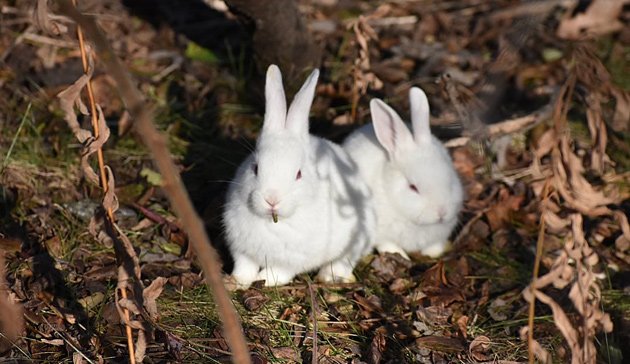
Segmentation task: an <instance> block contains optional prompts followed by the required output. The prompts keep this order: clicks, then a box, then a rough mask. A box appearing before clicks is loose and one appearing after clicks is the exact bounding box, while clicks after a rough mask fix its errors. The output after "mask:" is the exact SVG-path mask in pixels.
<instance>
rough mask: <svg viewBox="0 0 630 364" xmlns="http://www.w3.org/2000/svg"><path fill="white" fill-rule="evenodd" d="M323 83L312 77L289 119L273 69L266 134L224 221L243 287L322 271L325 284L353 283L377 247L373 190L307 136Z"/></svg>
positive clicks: (332, 150) (331, 150)
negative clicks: (358, 266) (362, 262)
mask: <svg viewBox="0 0 630 364" xmlns="http://www.w3.org/2000/svg"><path fill="white" fill-rule="evenodd" d="M318 76H319V71H318V70H314V71H313V73H311V75H310V76H309V77H308V79H307V80H306V82H305V83H304V85H303V86H302V88H301V89H300V90H299V91H298V93H297V94H296V95H295V98H294V100H293V102H292V103H291V106H290V107H289V111H288V112H287V107H286V99H285V95H284V88H283V86H282V76H281V74H280V70H279V69H278V67H277V66H275V65H271V66H270V67H269V69H268V70H267V78H266V85H265V99H266V105H265V108H266V110H265V117H264V122H263V128H262V132H261V134H260V136H259V138H258V141H257V144H256V150H255V151H254V152H253V153H252V154H251V155H250V156H249V157H248V158H247V159H246V160H245V161H244V162H243V163H242V164H241V165H240V167H239V168H238V170H237V172H236V176H235V178H234V181H233V183H232V184H231V186H230V188H229V190H228V192H227V203H226V208H225V211H224V214H223V220H224V224H225V232H226V238H227V243H228V246H229V248H230V252H231V253H232V256H233V257H234V270H233V271H232V277H231V280H232V282H231V283H232V284H234V283H235V284H236V286H237V287H240V288H245V287H247V286H249V285H250V284H251V283H252V282H253V281H256V280H263V279H264V280H265V281H266V284H267V285H268V286H269V285H283V284H286V283H288V282H290V281H291V280H292V279H293V277H294V276H295V275H297V274H299V273H303V272H308V271H311V270H315V269H319V268H321V269H320V271H319V275H318V279H320V280H322V281H341V282H348V281H353V280H354V276H353V274H352V270H353V268H354V265H355V264H356V262H357V261H358V259H360V258H361V256H362V255H364V254H366V253H367V251H368V250H369V249H370V248H371V246H370V242H371V241H372V240H373V238H374V231H375V228H376V227H375V224H376V216H375V212H374V210H373V209H372V208H371V207H370V206H369V205H368V204H369V203H370V201H369V199H367V196H366V194H367V193H368V191H369V189H368V188H367V186H366V185H365V183H364V182H363V181H362V179H361V178H360V175H359V173H358V170H357V168H356V165H354V164H353V162H352V160H351V159H350V157H349V156H348V155H347V153H346V152H345V151H344V150H343V149H342V148H341V146H339V145H336V144H334V143H332V142H329V141H326V140H324V139H321V138H317V137H315V136H312V135H310V134H309V131H308V116H309V111H310V108H311V104H312V102H313V97H314V94H315V86H316V84H317V78H318Z"/></svg>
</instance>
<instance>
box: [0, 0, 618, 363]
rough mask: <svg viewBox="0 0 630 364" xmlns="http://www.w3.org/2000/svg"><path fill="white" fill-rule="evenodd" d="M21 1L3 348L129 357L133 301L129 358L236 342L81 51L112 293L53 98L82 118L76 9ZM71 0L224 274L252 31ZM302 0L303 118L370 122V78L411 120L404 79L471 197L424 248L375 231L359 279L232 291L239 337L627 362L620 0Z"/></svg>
mask: <svg viewBox="0 0 630 364" xmlns="http://www.w3.org/2000/svg"><path fill="white" fill-rule="evenodd" d="M38 3H39V7H38V8H35V7H34V6H35V2H33V1H19V0H17V1H10V0H8V1H7V0H4V1H2V2H0V259H2V260H0V263H2V264H0V271H2V269H4V270H3V271H2V274H1V275H0V286H2V289H1V290H0V358H1V360H0V361H2V362H7V363H21V362H40V363H67V362H72V363H95V362H106V363H118V362H121V363H122V362H129V360H130V359H129V354H128V353H129V349H128V346H127V337H126V335H127V334H126V330H127V328H128V327H129V326H127V325H125V324H124V322H125V320H124V319H123V318H122V317H121V315H123V316H124V313H123V312H124V310H125V309H128V310H129V311H130V312H131V315H132V320H131V321H132V325H131V326H132V334H133V339H134V341H135V342H136V344H135V349H136V353H137V354H138V355H139V356H140V357H139V358H138V359H140V360H142V359H143V360H144V362H145V363H171V362H173V363H175V362H181V363H214V362H229V361H230V360H231V354H230V348H229V347H228V343H227V341H226V338H225V336H224V332H223V331H222V326H221V323H222V317H221V315H220V314H219V313H218V311H217V307H216V304H215V301H214V300H213V296H212V294H211V292H210V291H209V290H208V288H207V287H206V285H205V284H204V276H203V274H202V273H201V267H200V264H199V262H198V261H196V260H195V254H194V253H193V251H192V249H191V248H190V247H189V244H188V239H187V234H186V232H185V231H184V230H183V229H182V221H180V220H179V219H178V218H177V216H176V215H175V212H174V210H173V208H172V206H171V205H170V204H169V202H168V200H167V196H166V194H165V191H164V189H163V188H161V185H162V181H163V178H162V177H161V176H160V174H159V173H158V171H157V167H156V165H155V163H154V161H153V159H152V157H151V155H150V153H149V150H148V149H147V147H145V146H144V145H143V144H142V142H141V140H140V138H139V137H138V135H136V134H135V133H134V131H133V130H132V127H131V125H132V124H133V122H134V120H133V118H130V117H129V114H127V113H126V109H125V102H126V101H128V100H121V98H120V97H119V94H118V92H117V86H116V82H115V77H113V76H112V74H111V73H109V72H108V71H107V70H106V68H105V67H104V66H103V64H104V62H103V59H101V58H99V56H98V54H97V53H93V52H92V53H89V54H90V56H91V57H93V59H94V71H93V74H92V75H91V80H90V88H91V90H92V91H93V95H94V99H95V100H96V103H97V104H98V105H99V106H100V108H102V116H103V123H102V125H101V126H103V127H104V126H107V128H108V129H109V130H110V132H111V134H110V135H109V136H105V137H104V138H101V139H102V143H101V144H102V151H103V160H104V162H105V163H106V164H107V165H109V167H110V168H111V171H112V172H113V176H114V177H115V187H114V188H113V189H112V192H115V195H116V196H117V201H118V202H119V204H120V208H119V209H118V210H117V211H116V212H115V218H116V222H117V226H118V228H119V230H120V232H119V234H122V235H124V236H125V237H127V238H128V241H129V242H130V244H131V245H132V246H133V249H134V250H135V253H136V254H137V258H138V259H137V262H136V264H137V267H138V268H139V277H140V280H139V281H137V282H136V283H135V284H136V286H134V287H141V288H143V289H144V291H143V292H144V294H140V296H141V297H143V298H144V300H143V301H142V302H144V306H143V305H142V304H139V305H140V306H141V307H140V308H138V302H140V301H134V299H133V298H129V299H127V298H122V297H120V296H119V295H120V290H117V287H118V285H119V284H120V277H121V275H120V274H121V273H120V270H119V267H120V266H121V264H123V262H122V261H121V258H120V256H119V254H118V251H116V250H115V249H114V247H113V243H112V240H111V238H110V239H108V238H107V234H105V229H102V228H99V224H98V221H97V220H98V217H99V216H103V204H102V201H103V199H104V195H103V191H102V189H101V188H100V187H99V186H98V176H96V175H94V177H93V178H94V181H95V182H96V183H93V182H92V180H91V178H92V177H90V174H89V171H94V170H96V171H98V170H99V168H98V163H97V157H96V156H97V154H98V153H97V152H96V149H94V151H95V153H94V154H92V155H90V156H85V158H83V161H84V163H83V164H82V155H85V151H86V150H87V149H88V148H87V147H88V144H89V143H91V142H93V141H92V139H89V138H88V139H87V140H85V139H83V140H77V136H79V135H78V134H76V131H77V130H78V129H73V128H72V127H71V126H69V124H68V122H67V121H68V119H69V118H70V119H72V117H69V116H68V115H69V114H72V115H77V116H78V119H77V121H78V124H77V128H78V127H79V126H80V127H82V128H84V129H86V130H91V125H90V116H88V115H83V114H82V113H81V112H79V111H78V110H80V107H78V106H76V105H75V107H74V109H73V101H74V100H73V99H71V98H68V97H67V93H66V98H65V99H64V97H63V95H64V94H62V97H59V94H60V93H61V92H62V91H64V90H68V88H69V87H70V86H71V85H72V84H73V83H75V81H77V80H78V79H79V78H80V77H82V75H83V74H84V68H83V64H82V59H81V55H82V52H81V50H80V47H79V42H78V40H77V33H76V25H75V23H74V22H73V21H71V20H70V19H69V18H68V17H66V16H63V15H61V12H60V10H59V7H58V6H57V4H55V2H50V4H48V8H46V7H45V6H43V5H44V4H46V1H39V2H38ZM78 3H79V9H80V10H81V12H83V13H84V14H87V15H90V16H93V17H94V18H95V19H96V21H97V23H98V24H99V26H100V27H101V29H102V30H103V33H104V34H105V36H106V38H107V40H108V41H109V43H110V44H111V47H112V49H113V51H114V53H115V54H116V55H117V56H118V57H119V59H120V60H121V61H122V67H124V68H125V69H127V70H129V72H131V74H132V76H133V79H134V82H135V84H136V86H137V87H138V88H139V89H140V91H141V92H142V95H143V97H144V98H145V100H146V102H147V103H148V104H150V105H151V106H152V107H153V110H154V111H155V112H154V115H155V120H154V121H155V124H156V126H157V127H158V129H159V130H160V131H161V132H162V133H164V135H166V136H167V141H168V148H169V150H170V152H171V154H172V157H173V159H174V161H175V163H176V165H177V167H178V168H179V170H180V172H181V175H182V178H183V181H184V184H185V186H186V189H187V191H188V193H189V195H190V198H191V200H192V202H193V204H194V207H195V209H196V210H197V212H198V213H199V215H200V216H201V217H202V219H203V222H204V224H205V227H206V231H207V233H208V234H209V237H210V240H211V241H212V244H213V246H215V247H216V249H217V250H218V251H219V253H220V255H221V257H222V259H223V267H224V270H225V271H226V272H228V273H229V272H230V270H231V268H232V261H231V258H230V257H229V254H228V253H227V251H226V249H225V242H224V237H223V231H222V229H223V227H222V223H221V213H222V207H223V204H224V201H225V191H226V189H227V186H228V183H229V181H230V179H231V178H232V176H233V175H234V171H235V169H236V167H237V166H238V164H239V163H240V161H242V160H243V158H245V156H246V155H247V154H248V153H249V152H250V150H251V148H252V146H253V145H254V143H255V140H256V136H257V135H258V132H259V131H260V127H261V124H262V117H263V113H264V100H263V90H264V87H263V76H264V69H265V68H266V66H267V65H268V64H266V63H265V60H262V59H261V56H260V54H263V53H262V51H261V50H260V49H259V48H260V42H258V43H256V42H255V41H254V42H253V41H252V33H251V32H252V28H251V26H248V25H246V24H244V23H243V21H242V14H239V13H238V12H237V11H236V10H235V8H232V9H231V11H230V8H228V6H227V5H226V4H225V3H224V2H223V1H220V0H207V1H199V0H186V1H177V2H172V1H165V0H160V1H146V0H145V1H120V0H106V1H78ZM228 3H230V2H229V1H228ZM298 3H299V6H298V9H299V14H298V15H299V17H300V19H301V22H303V24H304V25H305V26H306V28H307V29H308V32H309V34H310V36H311V37H312V39H311V40H312V42H313V46H314V47H315V48H314V49H316V50H317V52H316V54H317V57H315V58H313V62H314V64H318V65H319V68H320V71H321V76H320V81H319V84H318V87H317V91H316V96H315V101H314V104H313V107H312V111H311V120H310V123H311V132H312V133H313V134H316V135H319V136H322V137H326V138H329V139H331V140H333V141H335V142H341V141H342V140H343V139H344V137H345V136H347V135H348V134H349V133H350V132H351V131H352V130H354V129H356V128H357V127H358V126H359V125H363V124H365V123H368V122H369V121H370V115H369V114H370V112H369V101H370V99H372V98H374V97H378V98H381V99H383V100H385V101H387V103H388V104H390V105H391V106H392V107H393V108H394V109H396V110H397V111H398V112H399V113H400V114H401V115H402V116H403V117H404V118H406V119H408V117H409V105H408V101H407V94H408V90H409V88H410V87H411V86H419V87H422V89H424V90H425V92H426V94H427V96H428V98H429V102H430V104H431V110H432V111H431V113H432V114H431V123H432V130H433V132H434V134H435V135H437V136H438V137H439V138H440V139H441V140H442V141H443V142H445V143H446V145H447V146H448V147H449V152H450V153H451V155H452V157H453V161H454V164H455V167H456V169H457V171H458V173H459V175H460V176H461V179H462V181H463V184H464V187H465V191H466V199H465V204H464V208H463V211H462V213H461V215H460V224H459V225H458V226H457V228H456V230H455V231H454V232H453V234H452V239H451V240H452V248H451V250H450V251H449V252H448V253H446V254H445V255H444V256H443V257H441V258H440V259H431V258H428V257H425V256H422V255H420V254H412V255H411V260H405V259H403V258H401V257H400V256H398V255H391V254H384V255H378V254H372V255H370V256H367V257H365V258H364V259H363V260H362V261H361V262H360V264H359V266H358V267H357V268H356V270H355V275H356V276H357V278H358V281H357V283H352V284H341V285H327V284H320V283H317V282H315V281H314V275H312V274H310V275H309V274H303V275H300V276H299V277H298V278H296V279H295V280H294V281H293V282H292V283H291V284H289V285H287V286H282V287H277V288H264V287H262V285H261V284H255V285H254V286H253V287H251V288H249V289H247V290H240V291H236V292H232V293H231V297H232V302H233V304H234V306H235V308H236V310H237V312H238V314H239V315H240V317H241V320H242V326H243V332H244V335H245V338H246V339H247V342H248V346H249V349H250V352H251V355H252V360H253V362H255V363H268V362H272V363H293V362H309V361H311V362H313V363H364V362H365V363H453V362H457V363H516V362H527V361H528V357H529V356H530V355H534V356H535V357H536V358H537V360H538V362H554V363H555V362H558V363H563V362H572V363H596V362H597V363H624V362H627V361H628V360H629V359H628V358H630V348H629V347H628V345H627V343H628V342H630V225H629V224H628V215H629V214H630V67H629V64H630V62H629V61H630V28H629V27H627V24H628V22H629V20H630V8H629V6H630V5H629V4H630V3H629V2H628V1H625V0H624V1H622V0H619V1H618V2H617V1H613V0H593V1H570V0H569V1H543V2H540V1H539V2H537V1H525V0H523V1H517V0H484V1H479V0H452V1H451V0H449V1H425V0H397V1H357V0H310V1H306V0H301V1H299V2H298ZM624 4H626V5H624ZM254 24H256V22H254ZM258 24H259V25H260V24H262V23H260V22H259V23H258ZM254 32H255V30H254ZM87 43H88V44H89V43H90V41H89V39H88V42H87ZM273 46H274V47H275V48H278V49H281V48H282V47H277V44H274V45H273ZM275 48H274V49H275ZM87 52H91V51H90V49H88V50H87ZM272 53H273V54H272V55H271V56H270V57H272V58H273V57H278V58H281V57H282V55H280V54H276V51H274V52H272ZM285 61H286V60H285ZM289 63H291V62H290V61H289ZM305 71H310V70H305ZM305 74H306V72H304V73H303V74H302V73H299V72H298V75H297V76H296V78H297V79H299V80H300V81H299V83H301V82H302V81H301V80H302V79H303V76H304V75H305ZM86 80H87V78H86ZM86 91H87V88H86V89H83V90H82V91H81V92H82V93H81V99H82V100H83V102H84V103H85V104H86V105H88V110H89V106H90V104H89V102H88V96H87V92H86ZM293 92H294V89H292V87H291V86H289V88H288V94H289V95H288V96H289V98H290V97H292V93H293ZM64 100H66V101H67V100H70V101H69V103H68V105H69V106H68V105H66V107H65V108H64V106H63V103H64ZM77 105H78V104H77ZM68 108H69V109H68ZM68 110H70V113H68ZM86 111H87V110H86ZM101 130H104V129H101ZM73 132H75V133H73ZM90 133H91V132H90ZM90 133H88V134H89V135H90V136H91V134H90ZM101 139H99V140H101ZM105 199H106V200H107V198H105ZM107 203H108V202H106V203H105V206H106V208H107ZM109 203H112V202H111V201H110V202H109ZM140 293H142V291H140ZM134 297H138V296H137V295H136V296H134ZM533 297H535V299H534V298H533ZM530 302H535V303H534V304H532V305H530ZM142 306H143V307H142ZM134 310H135V311H134ZM532 329H533V331H532ZM529 332H532V333H533V335H532V336H531V337H528V333H529ZM529 347H531V350H532V353H531V354H530V353H529V352H528V348H529Z"/></svg>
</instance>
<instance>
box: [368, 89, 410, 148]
mask: <svg viewBox="0 0 630 364" xmlns="http://www.w3.org/2000/svg"><path fill="white" fill-rule="evenodd" d="M370 113H371V114H372V124H373V126H374V132H375V133H376V138H377V139H378V141H379V142H380V143H381V145H382V146H383V147H384V148H385V150H387V152H388V153H389V154H390V155H393V154H395V153H396V152H397V151H400V150H401V149H402V148H404V147H406V146H409V145H412V144H413V137H412V136H411V133H410V132H409V128H407V125H405V123H404V122H403V121H402V119H401V118H400V116H399V115H398V114H397V113H396V111H394V109H392V108H391V107H389V105H387V104H386V103H384V102H383V101H381V100H379V99H372V101H370Z"/></svg>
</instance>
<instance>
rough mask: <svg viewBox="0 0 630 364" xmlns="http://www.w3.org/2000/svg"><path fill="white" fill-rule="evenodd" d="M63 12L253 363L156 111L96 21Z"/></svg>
mask: <svg viewBox="0 0 630 364" xmlns="http://www.w3.org/2000/svg"><path fill="white" fill-rule="evenodd" d="M58 3H59V5H60V7H59V8H60V11H61V12H62V13H63V14H65V15H67V16H69V17H70V18H72V19H73V20H74V21H75V22H77V24H78V25H79V26H81V28H82V29H83V31H84V33H85V35H86V36H87V37H88V38H89V39H91V40H92V42H93V43H94V46H95V49H96V52H97V54H98V55H99V59H100V60H101V61H102V62H103V64H104V65H105V68H106V69H107V71H108V74H109V75H110V76H111V77H112V78H113V79H114V80H115V81H116V85H117V88H118V92H119V93H120V96H121V99H122V100H123V102H125V105H126V107H127V110H129V113H130V114H131V116H132V118H133V119H134V120H135V124H134V127H135V131H136V132H137V134H138V136H140V138H141V139H142V141H143V142H144V144H145V145H146V146H147V148H148V149H149V150H150V152H151V154H152V156H153V160H154V161H155V163H156V165H157V167H158V170H159V171H160V173H161V174H162V178H163V180H164V185H163V186H162V188H163V189H164V191H165V192H166V195H167V197H168V199H169V201H170V203H171V206H172V207H173V209H174V210H175V212H176V214H177V215H178V216H179V217H180V219H181V221H182V224H183V226H184V229H185V230H186V232H187V233H188V236H189V238H190V242H191V243H192V246H193V249H194V250H195V253H196V254H197V256H198V257H199V263H200V265H201V268H202V270H203V272H204V275H205V277H206V282H207V284H208V286H209V288H210V290H211V291H212V292H213V294H214V297H215V300H216V303H217V307H218V309H219V312H220V315H221V318H222V319H223V322H224V327H223V329H224V334H225V337H226V340H227V342H228V345H229V346H230V348H231V350H232V353H233V355H234V357H233V361H234V362H236V363H250V362H251V357H250V355H249V349H248V347H247V343H246V341H245V337H244V335H243V332H242V329H241V325H240V320H239V317H238V314H237V313H236V310H235V309H234V306H233V305H232V302H231V300H230V297H229V295H228V293H227V291H226V289H225V287H224V286H223V281H222V273H221V263H220V260H219V257H218V254H217V252H216V251H215V250H214V248H213V247H212V246H211V245H210V241H209V239H208V236H207V234H206V231H205V230H204V227H203V224H202V221H201V219H200V218H199V216H198V215H197V214H196V213H195V210H194V208H193V205H192V203H191V202H190V199H189V198H188V195H187V193H186V191H185V189H184V185H183V183H182V180H181V177H180V175H179V171H178V169H177V167H176V166H175V164H174V163H173V161H172V158H171V155H170V152H169V150H168V148H167V144H166V139H165V138H164V136H163V135H162V134H160V133H159V132H158V131H157V129H156V128H155V126H154V124H153V121H152V120H153V111H152V110H151V109H150V108H149V106H148V105H146V103H145V102H144V100H143V97H142V94H141V93H140V91H139V90H138V89H137V87H136V86H134V84H133V82H132V80H131V76H130V75H129V72H128V71H127V70H126V69H125V68H124V67H123V66H122V64H121V63H120V62H119V60H118V59H117V57H116V55H115V54H114V52H113V51H112V49H111V47H110V46H109V43H108V42H107V40H106V38H105V37H104V36H103V34H102V32H101V31H100V30H99V29H98V26H97V25H96V22H95V21H94V20H93V19H92V18H89V17H86V16H84V15H83V14H81V13H80V12H79V11H78V10H77V9H76V8H75V7H74V6H73V5H72V3H71V1H70V0H59V1H58Z"/></svg>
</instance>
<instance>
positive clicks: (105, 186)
mask: <svg viewBox="0 0 630 364" xmlns="http://www.w3.org/2000/svg"><path fill="white" fill-rule="evenodd" d="M72 3H73V5H74V6H76V4H77V0H72ZM77 38H78V39H79V48H80V50H81V63H82V64H83V72H84V73H86V74H87V73H88V68H89V65H88V59H87V52H86V50H85V41H84V39H83V31H82V30H81V26H80V25H77ZM86 87H87V94H88V101H89V104H90V116H91V120H92V130H93V131H94V138H96V139H98V137H99V135H100V129H99V125H98V124H99V123H98V114H97V111H96V100H95V98H94V91H93V89H92V79H91V78H89V79H88V80H87V84H86ZM96 155H97V159H98V168H99V175H100V181H101V188H102V189H103V193H104V194H106V193H107V192H108V183H107V175H106V174H105V158H104V157H103V148H101V147H99V148H98V150H97V151H96ZM105 211H106V213H107V218H108V219H109V222H110V223H112V224H113V223H114V221H115V220H114V212H113V211H112V208H111V206H106V207H105ZM121 293H122V297H123V298H124V299H126V298H127V290H125V289H123V290H122V292H121ZM123 315H124V317H125V334H126V336H127V347H128V348H129V362H130V363H131V364H135V363H136V358H135V353H134V346H133V333H132V330H131V326H129V310H127V309H126V308H124V309H123Z"/></svg>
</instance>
